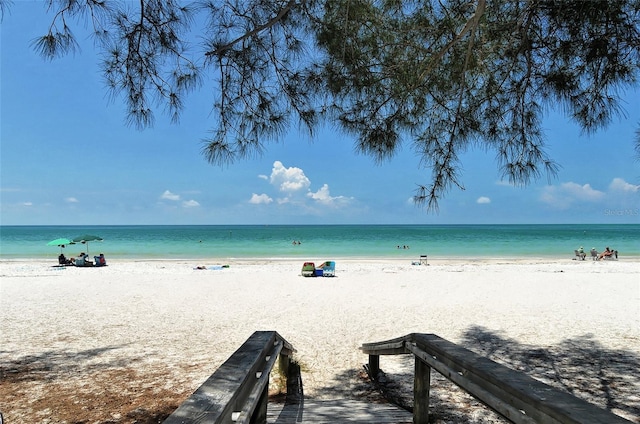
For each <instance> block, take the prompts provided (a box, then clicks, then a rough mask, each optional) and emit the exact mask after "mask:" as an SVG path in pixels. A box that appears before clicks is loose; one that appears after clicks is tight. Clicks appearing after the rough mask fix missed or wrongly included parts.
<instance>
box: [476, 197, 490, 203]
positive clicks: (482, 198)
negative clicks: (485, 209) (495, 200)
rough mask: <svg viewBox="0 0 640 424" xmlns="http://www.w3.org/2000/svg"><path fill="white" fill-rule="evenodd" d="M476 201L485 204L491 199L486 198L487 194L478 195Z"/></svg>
mask: <svg viewBox="0 0 640 424" xmlns="http://www.w3.org/2000/svg"><path fill="white" fill-rule="evenodd" d="M476 203H477V204H479V205H486V204H489V203H491V199H490V198H488V197H487V196H480V197H478V200H476Z"/></svg>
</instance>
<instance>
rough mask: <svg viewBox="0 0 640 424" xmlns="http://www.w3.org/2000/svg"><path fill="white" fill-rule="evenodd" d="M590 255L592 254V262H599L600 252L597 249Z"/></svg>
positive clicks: (591, 251) (592, 250)
mask: <svg viewBox="0 0 640 424" xmlns="http://www.w3.org/2000/svg"><path fill="white" fill-rule="evenodd" d="M590 253H591V260H592V261H597V260H598V251H597V250H596V249H591V250H590Z"/></svg>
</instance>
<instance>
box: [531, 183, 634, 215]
mask: <svg viewBox="0 0 640 424" xmlns="http://www.w3.org/2000/svg"><path fill="white" fill-rule="evenodd" d="M638 192H640V186H637V185H633V184H629V183H627V182H626V181H625V180H624V179H622V178H614V179H613V180H612V181H611V183H610V184H609V186H608V190H607V191H606V192H605V191H600V190H596V189H594V188H593V187H591V185H590V184H582V185H580V184H578V183H574V182H566V183H562V184H560V185H557V186H546V187H544V188H543V189H542V193H541V194H540V197H539V200H540V201H541V202H543V203H546V204H548V205H550V206H551V207H553V208H554V209H559V210H566V209H569V208H570V207H571V206H573V205H574V204H576V203H590V204H597V203H600V202H604V201H606V200H614V199H616V198H620V196H622V197H625V196H627V195H628V194H630V193H638Z"/></svg>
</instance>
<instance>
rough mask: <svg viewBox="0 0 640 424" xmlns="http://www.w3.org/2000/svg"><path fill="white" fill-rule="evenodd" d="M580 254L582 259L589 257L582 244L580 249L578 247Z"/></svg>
mask: <svg viewBox="0 0 640 424" xmlns="http://www.w3.org/2000/svg"><path fill="white" fill-rule="evenodd" d="M578 255H580V259H582V260H583V261H584V258H586V257H587V254H586V253H585V252H584V248H583V247H582V246H580V249H578Z"/></svg>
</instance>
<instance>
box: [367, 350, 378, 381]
mask: <svg viewBox="0 0 640 424" xmlns="http://www.w3.org/2000/svg"><path fill="white" fill-rule="evenodd" d="M379 371H380V355H369V377H371V379H372V380H377V379H378V372H379Z"/></svg>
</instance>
